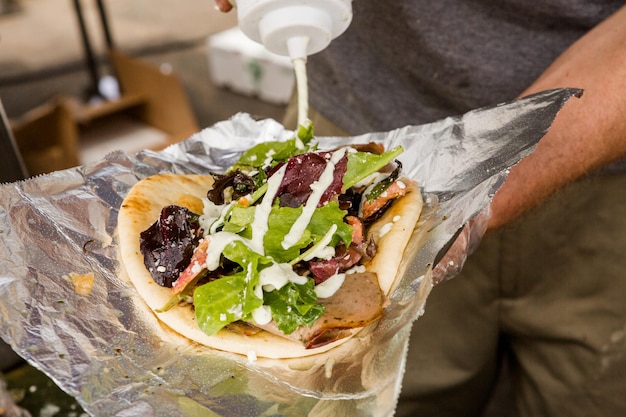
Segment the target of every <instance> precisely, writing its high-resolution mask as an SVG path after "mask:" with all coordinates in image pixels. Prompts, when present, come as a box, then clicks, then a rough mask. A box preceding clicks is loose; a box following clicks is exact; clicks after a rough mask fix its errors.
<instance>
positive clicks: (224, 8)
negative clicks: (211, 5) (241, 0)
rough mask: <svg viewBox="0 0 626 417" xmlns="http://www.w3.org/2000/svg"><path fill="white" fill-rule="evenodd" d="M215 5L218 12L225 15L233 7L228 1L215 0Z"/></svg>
mask: <svg viewBox="0 0 626 417" xmlns="http://www.w3.org/2000/svg"><path fill="white" fill-rule="evenodd" d="M215 5H216V6H217V9H218V10H219V11H220V12H224V13H227V12H229V11H231V10H232V8H233V5H232V4H231V3H230V1H228V0H215Z"/></svg>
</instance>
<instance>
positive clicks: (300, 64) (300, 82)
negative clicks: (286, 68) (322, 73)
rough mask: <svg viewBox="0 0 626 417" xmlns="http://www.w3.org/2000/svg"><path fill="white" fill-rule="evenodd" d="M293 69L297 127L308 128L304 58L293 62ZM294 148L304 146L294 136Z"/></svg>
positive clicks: (307, 97)
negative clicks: (296, 94) (296, 95)
mask: <svg viewBox="0 0 626 417" xmlns="http://www.w3.org/2000/svg"><path fill="white" fill-rule="evenodd" d="M293 69H294V72H295V75H296V89H297V91H298V125H299V126H305V127H306V126H308V124H309V123H310V122H309V89H308V82H307V76H306V58H296V59H294V60H293ZM296 147H297V148H298V149H303V148H304V144H303V143H302V141H301V140H300V138H299V137H298V135H296Z"/></svg>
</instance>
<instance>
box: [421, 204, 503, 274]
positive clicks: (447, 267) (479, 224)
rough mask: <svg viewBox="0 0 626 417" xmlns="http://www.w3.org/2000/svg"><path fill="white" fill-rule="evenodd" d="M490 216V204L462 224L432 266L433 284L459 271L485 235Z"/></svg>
mask: <svg viewBox="0 0 626 417" xmlns="http://www.w3.org/2000/svg"><path fill="white" fill-rule="evenodd" d="M490 217H491V206H489V205H488V206H487V207H486V208H485V209H483V211H481V212H480V213H478V214H477V215H476V216H474V217H473V218H472V219H471V220H470V221H469V222H468V223H466V224H465V226H463V229H462V230H461V233H459V235H458V236H457V238H456V240H455V241H454V243H453V244H452V246H450V249H448V251H447V252H446V254H445V255H444V256H443V258H441V260H440V261H439V263H438V264H437V265H435V267H434V268H433V284H435V285H436V284H439V283H441V282H443V281H447V280H449V279H451V278H453V277H455V276H456V275H458V274H459V273H460V272H461V270H462V269H463V265H465V261H466V260H467V257H468V256H469V255H470V254H471V253H472V252H474V250H476V248H477V247H478V245H479V244H480V242H481V240H482V238H483V236H484V235H485V232H486V230H487V224H488V223H489V218H490Z"/></svg>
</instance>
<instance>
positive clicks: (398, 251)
mask: <svg viewBox="0 0 626 417" xmlns="http://www.w3.org/2000/svg"><path fill="white" fill-rule="evenodd" d="M212 184H213V178H212V177H211V176H208V175H178V174H159V175H154V176H151V177H148V178H145V179H143V180H141V181H139V182H138V183H137V184H135V185H134V186H133V187H132V188H131V190H130V191H129V193H128V195H127V196H126V198H125V199H124V201H123V203H122V206H121V208H120V211H119V215H118V235H119V248H120V256H121V260H122V264H123V269H124V271H123V272H124V273H125V274H126V275H127V277H128V279H129V280H130V281H131V282H132V283H133V285H134V286H135V287H136V289H137V292H138V294H139V296H140V298H141V299H143V300H144V301H145V303H146V304H147V305H148V307H149V308H150V309H151V310H152V311H153V312H154V314H156V316H157V317H158V318H159V319H160V320H161V321H162V322H163V323H164V324H166V325H167V326H168V327H170V328H171V329H172V330H175V331H176V332H178V333H179V334H181V335H183V336H185V337H187V338H189V339H191V340H193V341H195V342H198V343H200V344H203V345H206V346H209V347H212V348H215V349H219V350H223V351H228V352H232V353H237V354H242V355H249V354H254V355H255V356H258V357H265V358H273V359H281V358H297V357H304V356H310V355H314V354H318V353H321V352H325V351H328V350H330V349H332V348H333V347H335V346H337V345H339V344H341V343H343V342H345V341H346V340H347V339H349V337H347V338H344V339H341V340H338V341H335V342H333V343H329V344H327V345H324V346H322V347H318V348H315V349H306V348H305V347H304V346H303V345H301V344H300V343H298V342H295V341H292V340H288V339H285V338H283V337H280V336H276V335H274V334H271V333H269V332H266V331H260V332H258V333H256V334H254V335H243V334H241V333H236V332H233V331H231V330H228V329H222V330H220V331H219V332H218V333H216V334H215V335H213V336H208V335H207V334H205V333H204V332H202V330H200V328H199V327H198V325H197V324H196V322H195V314H194V311H193V308H192V307H191V306H182V305H179V306H175V307H173V308H171V309H170V310H168V311H165V312H158V310H159V309H161V308H162V307H163V306H164V305H165V304H166V303H167V302H168V301H169V300H170V299H171V297H172V290H171V289H170V288H166V287H161V286H159V285H158V284H156V283H155V282H154V280H153V279H152V276H151V275H150V273H149V271H148V270H147V269H146V267H145V266H144V263H143V255H142V254H141V251H140V247H139V235H140V233H141V232H142V231H144V230H146V229H147V228H148V227H150V225H151V224H152V223H154V221H155V219H157V218H158V216H159V214H160V212H161V209H162V208H163V207H165V206H167V205H171V204H176V205H180V206H184V207H187V208H188V209H190V210H191V211H193V212H196V213H202V211H203V209H202V208H203V202H202V199H203V198H204V197H205V196H206V193H207V191H208V190H209V189H210V187H211V186H212ZM407 185H408V189H407V193H406V194H405V195H404V196H403V197H402V198H400V199H398V200H397V201H395V202H394V203H393V205H392V206H391V207H390V208H389V210H388V211H387V212H386V213H385V214H384V215H383V216H382V218H381V219H380V220H378V221H377V222H376V223H375V224H374V225H373V226H372V227H371V228H370V230H369V232H368V233H369V235H370V236H371V237H372V238H373V239H375V241H376V242H377V245H378V247H377V254H376V256H375V257H374V259H373V260H372V261H371V262H370V263H369V264H368V265H366V269H367V270H368V271H372V272H375V273H376V274H378V279H379V283H380V286H381V289H382V291H383V292H384V294H385V295H389V293H390V291H391V290H392V289H393V288H394V286H395V283H396V281H397V280H398V278H399V275H400V274H399V273H398V271H399V267H400V262H401V260H402V254H403V252H404V250H405V248H406V246H407V244H408V241H409V239H410V237H411V234H412V232H413V229H414V228H415V226H416V224H417V222H418V219H419V216H420V212H421V210H422V205H423V202H422V198H421V193H420V191H419V189H418V188H417V185H416V184H415V183H414V182H412V181H411V182H407ZM359 330H360V329H353V330H351V331H350V332H349V333H350V335H354V334H355V333H357V332H358V331H359Z"/></svg>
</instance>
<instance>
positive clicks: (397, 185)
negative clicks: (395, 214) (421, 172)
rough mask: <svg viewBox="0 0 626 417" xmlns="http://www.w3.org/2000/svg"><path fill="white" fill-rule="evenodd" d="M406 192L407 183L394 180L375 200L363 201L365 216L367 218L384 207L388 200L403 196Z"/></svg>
mask: <svg viewBox="0 0 626 417" xmlns="http://www.w3.org/2000/svg"><path fill="white" fill-rule="evenodd" d="M404 194H406V184H404V183H403V182H402V181H399V180H398V181H394V182H393V183H392V184H391V185H390V186H389V187H388V188H387V189H386V190H385V191H384V192H382V193H381V194H380V195H379V196H378V197H377V198H376V199H375V200H373V201H367V200H365V201H364V202H363V218H364V219H367V218H368V217H370V216H372V215H373V214H374V213H376V212H377V211H378V210H380V209H381V208H383V207H384V205H385V204H387V202H388V201H390V200H393V199H395V198H398V197H401V196H403V195H404Z"/></svg>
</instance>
